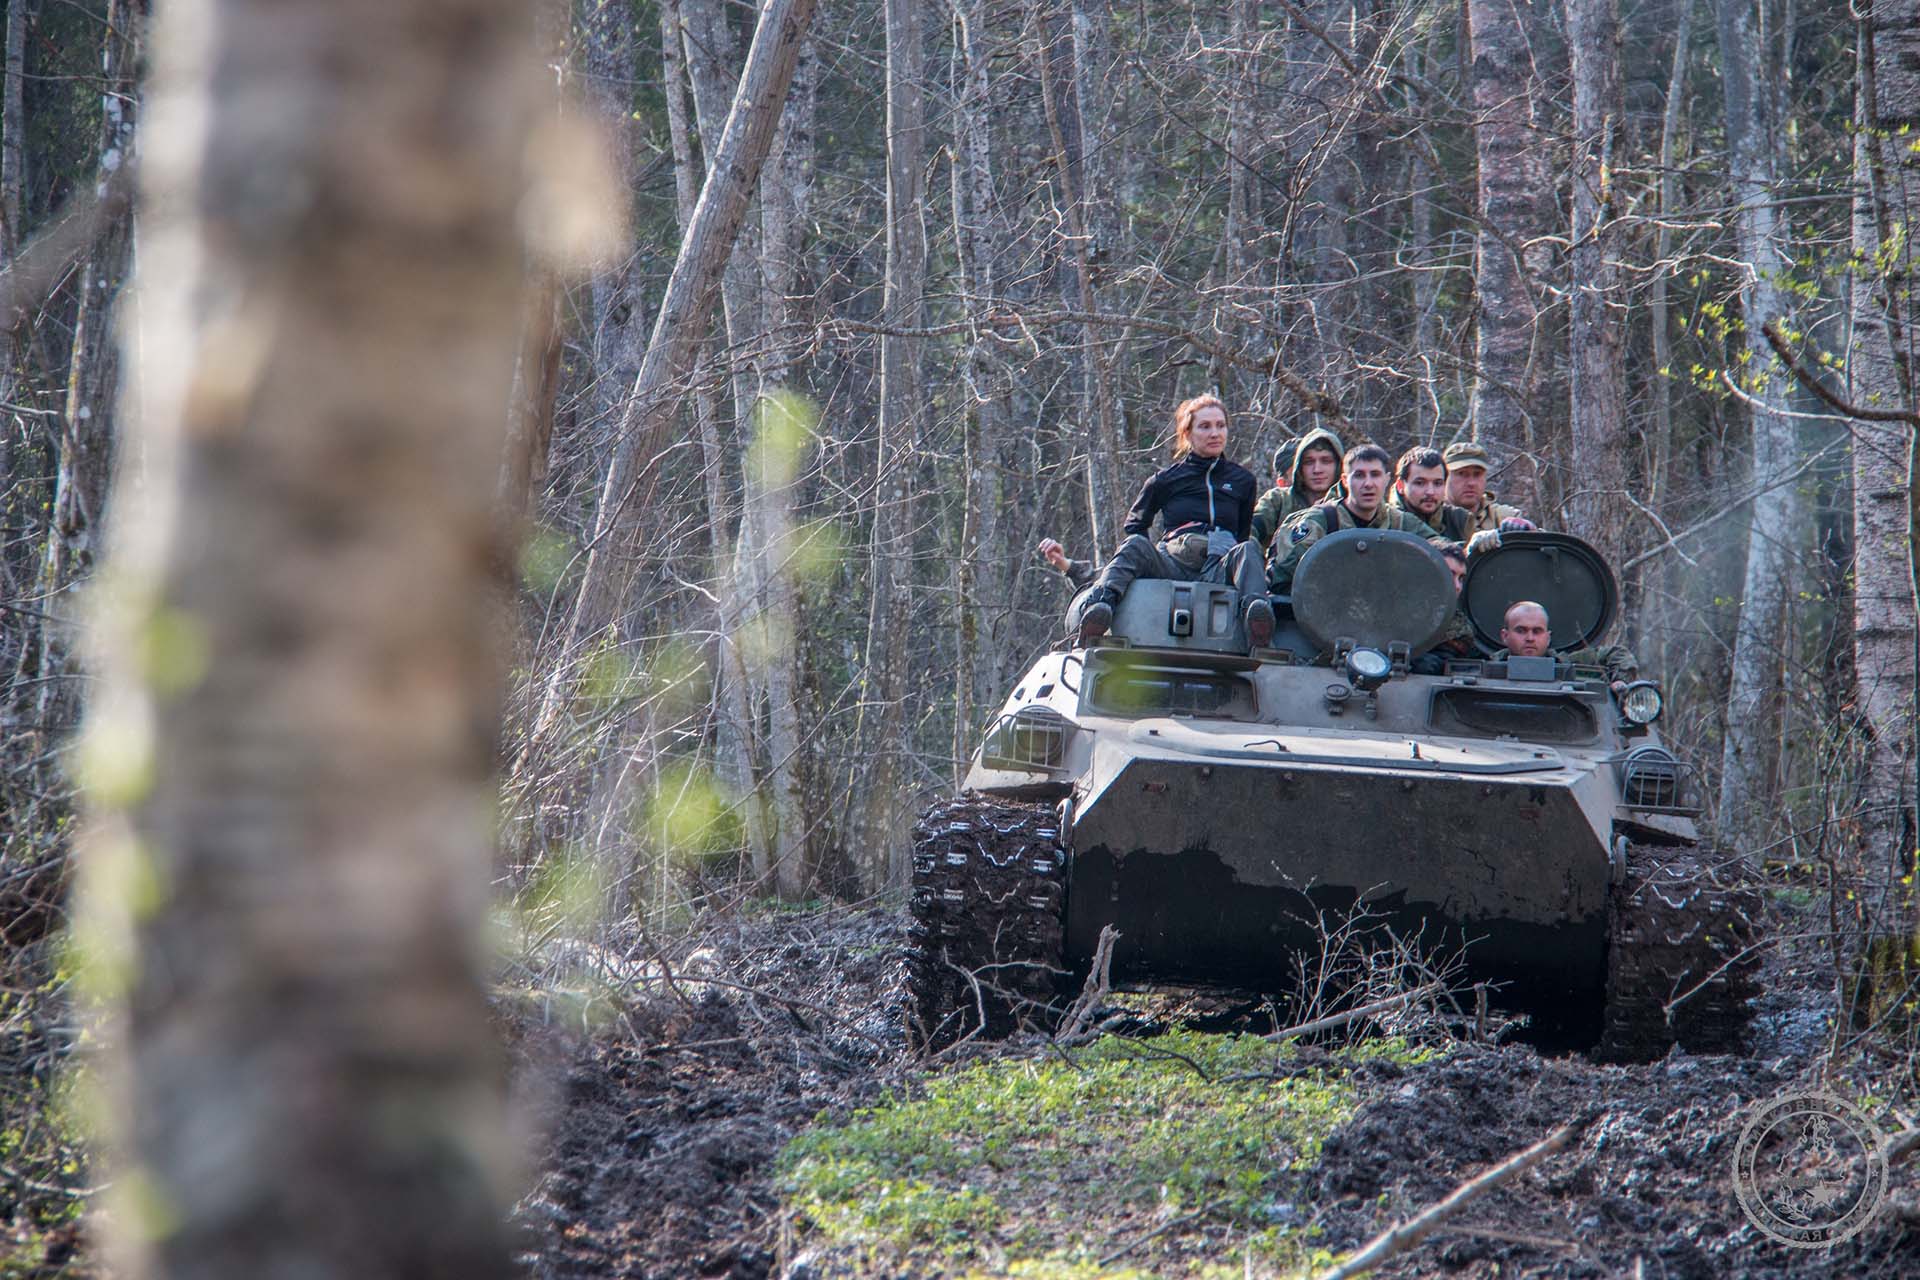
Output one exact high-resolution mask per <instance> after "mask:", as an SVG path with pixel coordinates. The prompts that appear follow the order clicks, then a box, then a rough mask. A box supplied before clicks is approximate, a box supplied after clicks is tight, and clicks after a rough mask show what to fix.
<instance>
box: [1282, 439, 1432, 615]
mask: <svg viewBox="0 0 1920 1280" xmlns="http://www.w3.org/2000/svg"><path fill="white" fill-rule="evenodd" d="M1392 467H1393V459H1392V458H1391V457H1389V456H1388V455H1387V451H1386V450H1385V449H1382V448H1381V447H1380V446H1379V445H1377V444H1360V445H1355V446H1354V447H1353V448H1351V449H1349V450H1347V457H1346V474H1345V478H1344V479H1343V480H1342V481H1341V484H1342V485H1343V487H1344V488H1345V489H1346V495H1345V496H1344V497H1342V498H1340V499H1338V500H1337V501H1333V502H1323V503H1321V504H1320V505H1319V506H1317V507H1309V508H1308V509H1307V510H1305V511H1303V512H1301V513H1300V514H1299V515H1297V516H1295V517H1294V518H1293V519H1292V520H1290V521H1289V522H1288V523H1287V525H1286V527H1285V528H1284V529H1282V530H1281V531H1280V536H1279V537H1278V538H1276V539H1274V547H1273V567H1272V568H1271V569H1270V570H1269V571H1268V574H1267V581H1268V583H1269V585H1271V587H1272V589H1273V593H1274V594H1275V595H1291V594H1292V593H1293V574H1294V571H1295V570H1296V569H1298V568H1299V567H1300V561H1301V559H1302V558H1303V557H1304V556H1305V555H1306V554H1307V552H1308V550H1309V549H1311V548H1312V546H1313V544H1314V543H1316V542H1318V541H1320V539H1322V538H1324V537H1326V536H1327V535H1328V534H1330V533H1338V532H1340V531H1341V530H1342V529H1395V530H1399V531H1400V532H1402V533H1414V534H1418V535H1420V536H1421V537H1423V538H1425V539H1426V540H1427V541H1428V542H1431V543H1434V544H1435V545H1436V546H1446V545H1450V544H1448V542H1447V538H1446V536H1445V535H1444V534H1441V533H1439V532H1438V531H1436V530H1435V529H1434V528H1433V527H1432V526H1430V525H1428V524H1426V523H1425V522H1424V521H1422V520H1419V519H1417V518H1416V517H1414V516H1411V515H1409V514H1407V513H1406V512H1405V511H1401V510H1400V509H1398V508H1396V507H1389V506H1388V505H1387V504H1386V496H1387V478H1388V474H1389V472H1390V471H1391V469H1392Z"/></svg>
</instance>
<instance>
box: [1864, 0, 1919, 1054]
mask: <svg viewBox="0 0 1920 1280" xmlns="http://www.w3.org/2000/svg"><path fill="white" fill-rule="evenodd" d="M1860 36H1861V38H1860V41H1859V46H1860V64H1859V65H1860V74H1859V80H1858V83H1857V91H1858V93H1857V101H1858V105H1857V108H1856V111H1857V116H1856V126H1857V127H1856V128H1855V130H1854V144H1853V145H1854V197H1853V248H1854V258H1855V262H1856V263H1857V264H1859V266H1858V267H1857V270H1859V271H1860V272H1861V273H1862V275H1861V278H1856V279H1855V280H1854V281H1853V290H1852V299H1851V316H1852V321H1853V349H1852V350H1851V351H1850V352H1849V353H1848V359H1847V369H1848V373H1849V379H1850V382H1851V386H1850V388H1849V390H1850V392H1851V394H1850V395H1849V397H1848V398H1849V399H1850V400H1851V401H1852V402H1853V403H1855V404H1857V405H1863V406H1866V407H1869V408H1878V409H1894V408H1900V409H1908V410H1911V409H1912V407H1913V405H1914V367H1913V360H1914V353H1913V319H1914V309H1913V305H1912V299H1911V292H1910V291H1911V289H1912V288H1913V285H1914V269H1913V250H1912V247H1911V242H1910V241H1909V240H1908V238H1907V237H1906V236H1905V235H1901V236H1900V239H1899V241H1898V246H1899V249H1898V252H1897V253H1895V254H1893V255H1892V256H1891V259H1889V258H1888V257H1887V256H1886V255H1887V248H1888V245H1889V237H1890V234H1891V233H1892V232H1893V228H1895V227H1896V226H1898V227H1901V228H1910V227H1912V226H1913V224H1914V215H1915V214H1916V213H1920V165H1917V164H1916V157H1915V156H1914V154H1913V152H1912V150H1911V149H1910V146H1909V139H1910V138H1911V137H1912V136H1913V130H1914V129H1916V128H1920V58H1917V57H1916V55H1920V0H1875V3H1873V4H1872V5H1871V6H1869V7H1868V8H1867V9H1866V12H1865V13H1864V14H1863V16H1862V19H1861V22H1860ZM1882 271H1884V274H1881V272H1882ZM1915 447H1916V439H1915V432H1914V430H1913V428H1912V427H1911V426H1910V425H1907V424H1904V423H1866V422H1858V423H1855V424H1854V438H1853V501H1854V512H1853V541H1854V548H1853V555H1854V558H1853V605H1854V614H1853V655H1854V664H1853V665H1854V679H1855V699H1854V705H1855V707H1856V708H1857V709H1858V713H1859V715H1860V719H1861V720H1862V721H1863V722H1864V726H1863V727H1864V729H1865V734H1864V737H1865V742H1864V743H1863V751H1862V754H1861V760H1862V768H1861V771H1860V795H1859V809H1860V822H1859V842H1858V849H1857V857H1858V858H1859V864H1860V867H1861V871H1862V878H1863V881H1864V884H1863V888H1864V892H1863V893H1862V894H1861V906H1862V911H1863V913H1864V914H1865V916H1866V920H1865V922H1864V923H1865V930H1864V932H1865V937H1864V938H1863V939H1862V948H1861V950H1862V954H1861V956H1860V958H1859V959H1860V962H1861V963H1862V965H1863V976H1864V977H1865V978H1866V990H1865V992H1864V993H1863V994H1864V996H1865V999H1864V1000H1863V1001H1862V1007H1861V1008H1860V1009H1858V1010H1857V1011H1856V1016H1858V1017H1860V1018H1863V1019H1864V1020H1866V1021H1868V1022H1870V1023H1878V1022H1880V1021H1881V1019H1882V1018H1883V1017H1886V1016H1888V1015H1894V1016H1898V1015H1899V1009H1898V1005H1899V1003H1900V1002H1902V1001H1904V1000H1906V999H1907V998H1908V995H1907V992H1908V989H1909V983H1910V981H1911V980H1912V977H1913V970H1914V960H1913V952H1912V949H1911V943H1912V939H1913V937H1914V936H1915V934H1916V933H1917V932H1920V894H1916V892H1915V890H1914V885H1913V881H1914V876H1913V872H1914V847H1915V840H1916V833H1915V827H1916V823H1915V803H1914V776H1913V770H1914V764H1915V741H1914V721H1915V689H1916V675H1920V671H1917V670H1916V663H1917V662H1920V653H1916V645H1920V634H1917V633H1916V619H1915V612H1916V583H1915V569H1916V563H1915V555H1914V541H1913V539H1914V530H1915V521H1914V509H1913V508H1914V501H1915V497H1914V494H1915V489H1914V481H1915V469H1914V468H1915ZM1906 1020H1907V1021H1909V1022H1910V1021H1911V1019H1910V1018H1908V1019H1906Z"/></svg>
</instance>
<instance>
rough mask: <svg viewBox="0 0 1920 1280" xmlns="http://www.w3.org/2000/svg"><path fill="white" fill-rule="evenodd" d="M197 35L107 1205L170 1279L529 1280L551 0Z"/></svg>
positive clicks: (180, 19) (408, 10) (138, 729)
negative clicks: (513, 797) (506, 800)
mask: <svg viewBox="0 0 1920 1280" xmlns="http://www.w3.org/2000/svg"><path fill="white" fill-rule="evenodd" d="M162 21H163V23H164V24H165V26H164V28H163V30H162V32H161V33H160V35H159V36H158V37H157V38H156V40H155V42H154V43H155V48H156V53H157V56H156V63H157V73H156V80H155V82H154V89H153V93H152V96H151V97H150V99H149V123H148V132H147V135H146V136H148V137H149V138H151V139H156V140H159V139H164V140H165V145H164V146H163V145H154V146H151V147H149V148H148V149H147V150H146V153H145V156H144V164H143V182H144V183H145V188H144V189H145V201H144V204H143V209H144V211H145V212H144V215H143V216H144V217H145V218H146V219H147V221H146V222H145V223H144V224H143V228H142V232H141V270H142V272H143V276H144V281H145V283H144V286H143V291H142V307H141V310H142V316H141V320H142V329H141V335H140V339H139V343H138V345H137V346H133V347H131V348H130V354H132V355H133V356H134V357H135V358H137V359H139V360H140V362H141V364H140V370H139V374H140V379H141V389H140V394H139V395H138V396H136V397H134V398H132V399H130V400H129V401H128V403H129V405H130V407H131V408H132V410H133V411H135V412H137V413H138V415H139V427H138V430H139V431H140V433H141V437H140V445H139V447H140V448H141V449H142V450H143V452H144V455H145V457H146V459H147V463H148V465H147V467H146V472H145V475H144V476H143V477H141V480H140V482H138V483H134V482H129V483H127V484H124V485H123V486H122V488H121V489H120V490H119V491H118V494H117V499H118V500H119V501H120V502H121V503H122V504H123V505H122V506H121V507H119V508H118V510H120V511H121V512H123V513H125V512H132V511H135V510H139V511H140V513H141V515H140V517H139V518H138V519H137V520H128V521H127V522H126V532H124V533H121V532H119V530H120V529H121V528H122V526H121V525H120V523H119V522H118V518H117V520H116V538H115V547H114V551H115V555H116V557H117V558H116V561H115V570H116V578H117V580H119V581H122V582H125V583H129V584H131V586H130V588H129V589H127V590H123V591H121V592H119V593H117V595H116V597H115V601H114V605H113V610H114V612H113V614H112V616H111V618H110V620H109V622H108V624H107V626H106V627H105V630H106V632H107V633H108V634H109V635H111V636H113V637H116V638H117V639H116V643H115V648H114V651H113V656H112V661H111V665H110V670H109V672H108V676H107V681H106V687H105V690H104V693H103V695H102V697H101V698H100V699H99V701H98V702H97V704H96V705H95V707H94V709H93V712H92V714H93V724H92V727H91V735H92V736H91V738H90V746H89V747H88V749H87V750H86V751H85V752H83V754H84V755H85V756H86V757H87V758H88V759H89V760H90V761H91V762H92V765H91V769H90V773H89V780H90V783H91V786H92V795H93V798H94V800H95V802H96V803H97V804H100V805H103V806H114V805H125V806H127V810H126V812H125V813H124V814H123V815H122V816H120V817H118V818H114V819H110V820H108V821H107V822H106V823H105V824H104V825H103V828H102V830H101V831H100V832H98V833H97V835H96V838H95V839H94V840H92V841H91V842H90V844H89V847H88V850H87V853H86V858H87V860H88V862H89V864H90V865H89V875H90V878H91V881H92V891H91V893H90V902H89V917H90V920H91V924H90V926H89V928H90V930H91V932H90V935H89V936H90V937H91V939H92V942H90V944H89V947H88V951H89V954H91V955H93V956H94V957H95V959H96V960H97V961H98V962H100V963H101V964H102V965H103V966H104V968H103V969H102V970H101V972H102V973H103V974H111V975H118V976H121V977H122V978H123V979H124V982H125V984H126V985H125V987H124V988H123V996H122V1000H123V1004H124V1014H125V1017H124V1031H123V1036H122V1046H123V1047H122V1053H123V1058H124V1061H123V1062H122V1063H121V1071H122V1075H123V1077H124V1078H123V1080H122V1082H121V1087H122V1089H123V1090H124V1095H125V1099H126V1104H125V1105H126V1106H127V1108H128V1115H127V1118H126V1121H125V1127H126V1133H127V1135H128V1140H129V1144H130V1148H131V1150H130V1152H129V1160H130V1163H131V1165H132V1167H131V1168H128V1169H125V1170H123V1171H121V1172H120V1173H119V1174H118V1175H116V1180H117V1181H118V1182H119V1183H120V1185H121V1186H123V1187H126V1188H129V1189H131V1188H135V1187H137V1188H138V1196H137V1205H136V1202H135V1201H129V1208H128V1210H127V1211H125V1212H123V1213H121V1214H118V1215H113V1216H111V1217H110V1219H109V1221H110V1223H111V1224H112V1226H113V1227H114V1229H116V1230H117V1231H118V1232H119V1233H120V1234H121V1237H122V1239H123V1241H125V1242H126V1243H127V1245H128V1247H129V1248H130V1249H131V1250H132V1251H134V1252H135V1253H136V1254H138V1255H140V1256H139V1257H138V1258H137V1259H136V1266H135V1268H134V1270H135V1271H136V1272H137V1273H139V1274H152V1275H163V1276H183V1277H184V1276H192V1277H196V1278H212V1277H250V1278H262V1277H265V1278H272V1277H294V1276H313V1275H353V1276H366V1277H402V1276H406V1277H449V1278H451V1277H490V1276H500V1277H505V1276H507V1275H509V1274H511V1268H510V1264H509V1261H508V1257H507V1251H506V1247H505V1238H504V1237H505V1231H504V1214H505V1209H506V1199H507V1197H506V1195H505V1192H506V1190H507V1188H506V1181H507V1178H508V1175H509V1170H507V1169H506V1168H505V1165H506V1164H507V1159H506V1143H507V1134H506V1126H505V1119H504V1107H503V1105H502V1098H501V1090H500V1087H499V1086H500V1074H499V1070H498V1064H497V1061H496V1058H497V1045H496V1044H495V1042H494V1037H493V1032H492V1030H491V1027H490V1021H489V1014H488V1008H487V1002H486V998H485V992H484V988H483V982H482V976H483V975H482V967H483V965H484V964H485V957H486V955H487V953H488V946H487V943H486V904H487V885H488V880H489V873H490V864H491V852H490V846H491V843H492V831H491V823H492V819H491V816H490V815H491V814H492V812H493V807H494V803H495V800H496V795H497V792H496V788H495V786H494V785H493V780H492V778H491V773H492V768H491V766H492V761H493V752H494V745H495V740H496V736H497V732H498V726H499V703H500V698H501V692H502V686H503V680H504V663H503V661H502V654H501V653H500V652H499V651H498V637H499V635H500V633H501V631H502V628H501V626H500V624H499V619H498V617H497V616H496V608H497V601H498V592H497V590H496V580H495V579H494V576H493V575H494V566H496V565H497V564H498V563H500V561H501V560H502V559H503V556H504V548H502V547H501V546H500V545H499V544H498V535H499V529H500V524H499V522H498V520H497V519H496V515H495V510H494V499H495V494H496V487H497V483H498V476H499V468H500V460H501V445H502V441H503V437H504V433H505V423H506V414H505V406H506V403H507V398H508V395H509V391H510V383H511V378H512V373H513V366H514V358H515V347H516V340H517V334H518V329H519V320H520V316H521V308H522V305H523V302H524V289H523V277H524V269H523V263H524V259H525V248H524V246H523V243H522V239H521V236H520V232H519V224H518V221H517V215H518V212H519V210H520V209H521V207H522V204H523V199H522V197H523V194H524V192H523V181H522V177H521V175H522V172H523V169H522V159H523V157H524V155H525V154H526V146H527V140H528V136H529V126H530V124H531V121H532V118H533V114H534V107H533V104H534V102H535V101H536V99H537V96H538V87H539V84H540V75H541V72H540V69H539V67H538V64H537V62H536V61H535V59H534V57H533V55H532V52H531V46H530V35H531V28H530V24H529V23H528V21H527V12H526V7H525V5H524V4H521V3H518V2H517V0H419V2H418V3H414V4H409V5H395V4H392V3H389V0H337V2H336V3H334V4H330V5H321V6H312V5H288V4H285V3H281V2H280V0H176V2H175V3H171V4H168V5H166V6H164V10H163V14H162ZM142 885H144V886H150V888H149V889H148V890H147V891H146V892H144V893H137V892H136V887H137V886H142ZM129 940H130V941H131V943H132V946H133V948H134V950H133V952H132V953H131V954H129V953H128V952H127V944H128V941H129ZM96 948H98V949H96ZM156 1212H158V1213H160V1214H162V1215H163V1217H162V1218H160V1219H158V1220H156V1219H155V1217H154V1216H153V1215H154V1214H155V1213H156ZM156 1221H160V1222H164V1229H155V1224H156Z"/></svg>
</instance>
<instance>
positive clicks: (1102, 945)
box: [1054, 924, 1120, 1045]
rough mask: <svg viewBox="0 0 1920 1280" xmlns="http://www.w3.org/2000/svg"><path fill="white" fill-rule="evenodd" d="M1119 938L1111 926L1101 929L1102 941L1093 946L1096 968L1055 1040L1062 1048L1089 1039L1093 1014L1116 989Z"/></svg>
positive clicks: (1090, 970)
mask: <svg viewBox="0 0 1920 1280" xmlns="http://www.w3.org/2000/svg"><path fill="white" fill-rule="evenodd" d="M1119 938H1120V931H1119V930H1118V929H1116V928H1114V927H1113V926H1112V925H1110V924H1103V925H1101V926H1100V940H1099V941H1098V942H1096V943H1095V944H1094V947H1093V967H1092V968H1091V969H1089V970H1088V971H1087V981H1086V985H1084V986H1083V987H1081V988H1080V997H1079V999H1077V1000H1075V1001H1074V1002H1073V1007H1072V1008H1071V1009H1068V1010H1067V1017H1066V1021H1064V1022H1063V1023H1061V1024H1060V1034H1059V1035H1057V1036H1055V1037H1054V1039H1055V1040H1057V1041H1058V1042H1059V1043H1061V1044H1063V1045H1073V1044H1079V1043H1080V1042H1081V1041H1082V1040H1084V1039H1086V1038H1088V1036H1089V1034H1090V1032H1091V1028H1092V1024H1093V1014H1094V1011H1095V1010H1096V1009H1098V1008H1099V1007H1100V1002H1101V1001H1102V1000H1105V999H1106V998H1107V996H1108V994H1109V993H1110V992H1111V991H1112V990H1113V944H1114V943H1115V942H1116V941H1118V940H1119Z"/></svg>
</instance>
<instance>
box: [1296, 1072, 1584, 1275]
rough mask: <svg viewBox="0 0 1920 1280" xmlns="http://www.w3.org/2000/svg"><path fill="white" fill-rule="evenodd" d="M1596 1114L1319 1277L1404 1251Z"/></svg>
mask: <svg viewBox="0 0 1920 1280" xmlns="http://www.w3.org/2000/svg"><path fill="white" fill-rule="evenodd" d="M1599 1114H1600V1113H1599V1111H1597V1110H1595V1111H1591V1112H1588V1113H1587V1114H1586V1115H1584V1116H1582V1117H1580V1118H1579V1119H1578V1120H1575V1121H1573V1122H1572V1123H1571V1124H1563V1125H1561V1126H1560V1127H1559V1128H1558V1129H1555V1130H1554V1131H1553V1132H1552V1133H1550V1134H1548V1135H1547V1136H1546V1137H1544V1138H1542V1139H1541V1140H1540V1141H1538V1142H1536V1143H1534V1144H1533V1145H1532V1146H1530V1147H1528V1148H1527V1149H1526V1150H1525V1151H1522V1152H1521V1153H1520V1154H1518V1155H1516V1156H1513V1157H1512V1158H1510V1159H1508V1160H1507V1161H1506V1162H1505V1163H1503V1164H1499V1165H1496V1166H1495V1167H1493V1168H1491V1169H1489V1170H1487V1171H1486V1172H1485V1173H1483V1174H1481V1175H1480V1176H1479V1177H1477V1178H1474V1179H1472V1180H1471V1181H1469V1182H1465V1183H1462V1184H1461V1185H1460V1186H1459V1187H1458V1188H1456V1189H1455V1190H1454V1191H1453V1193H1452V1194H1451V1195H1449V1196H1448V1197H1447V1198H1446V1199H1444V1200H1442V1201H1440V1202H1439V1203H1438V1204H1435V1205H1432V1206H1430V1207H1428V1208H1426V1209H1423V1210H1422V1211H1421V1212H1419V1213H1418V1214H1416V1215H1414V1216H1413V1217H1412V1218H1409V1219H1408V1220H1407V1221H1405V1222H1402V1223H1400V1224H1399V1225H1397V1226H1395V1227H1392V1228H1390V1229H1389V1230H1387V1231H1384V1232H1382V1233H1381V1234H1379V1235H1377V1236H1375V1237H1374V1238H1373V1239H1372V1240H1370V1241H1368V1242H1367V1245H1366V1247H1365V1248H1363V1249H1361V1250H1360V1252H1358V1253H1356V1254H1354V1255H1353V1256H1352V1257H1350V1258H1348V1259H1347V1260H1346V1261H1345V1262H1343V1263H1341V1264H1340V1265H1339V1266H1337V1267H1335V1268H1333V1270H1331V1271H1326V1272H1323V1273H1321V1276H1320V1280H1352V1277H1354V1276H1358V1275H1363V1274H1365V1273H1366V1272H1368V1271H1371V1270H1373V1269H1374V1268H1375V1267H1377V1266H1379V1265H1380V1264H1381V1263H1383V1262H1385V1261H1386V1260H1387V1259H1388V1258H1392V1257H1395V1256H1397V1255H1399V1254H1402V1253H1405V1252H1406V1251H1407V1250H1409V1249H1411V1248H1413V1247H1414V1246H1415V1245H1417V1244H1419V1243H1420V1242H1421V1241H1422V1240H1425V1239H1426V1238H1427V1237H1428V1236H1430V1235H1432V1234H1433V1232H1434V1229H1435V1228H1437V1227H1438V1226H1439V1225H1440V1224H1441V1223H1443V1222H1445V1221H1446V1220H1447V1219H1448V1218H1450V1217H1452V1216H1453V1215H1454V1214H1456V1213H1458V1212H1459V1211H1460V1210H1462V1209H1464V1208H1465V1207H1466V1206H1467V1205H1469V1204H1471V1203H1472V1202H1473V1201H1475V1200H1477V1199H1479V1198H1480V1197H1481V1196H1483V1195H1485V1194H1486V1193H1487V1192H1489V1191H1491V1190H1493V1189H1494V1188H1495V1187H1498V1186H1500V1185H1501V1184H1502V1183H1505V1182H1509V1181H1511V1180H1512V1179H1513V1178H1514V1177H1515V1176H1516V1175H1517V1174H1521V1173H1525V1172H1526V1171H1527V1170H1528V1169H1531V1168H1533V1166H1534V1165H1536V1164H1539V1163H1540V1162H1541V1161H1542V1160H1544V1159H1546V1158H1547V1157H1548V1156H1550V1155H1552V1154H1553V1153H1554V1152H1556V1151H1558V1150H1559V1149H1560V1148H1562V1147H1564V1146H1566V1145H1567V1143H1568V1142H1569V1141H1570V1140H1571V1139H1572V1138H1573V1136H1574V1135H1575V1134H1577V1133H1579V1132H1580V1131H1581V1130H1583V1129H1585V1128H1586V1127H1587V1126H1588V1125H1589V1124H1591V1123H1593V1120H1594V1117H1596V1116H1598V1115H1599Z"/></svg>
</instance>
